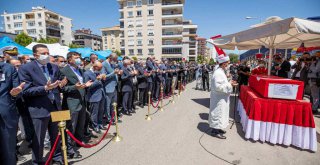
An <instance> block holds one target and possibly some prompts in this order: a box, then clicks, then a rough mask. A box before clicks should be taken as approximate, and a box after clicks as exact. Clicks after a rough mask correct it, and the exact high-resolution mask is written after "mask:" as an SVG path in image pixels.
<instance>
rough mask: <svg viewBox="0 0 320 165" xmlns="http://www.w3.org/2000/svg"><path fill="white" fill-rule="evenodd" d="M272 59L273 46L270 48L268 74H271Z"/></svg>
mask: <svg viewBox="0 0 320 165" xmlns="http://www.w3.org/2000/svg"><path fill="white" fill-rule="evenodd" d="M271 59H272V47H270V48H269V62H268V76H270V75H271V66H272V65H271V62H272V61H271Z"/></svg>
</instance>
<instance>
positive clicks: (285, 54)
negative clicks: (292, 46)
mask: <svg viewBox="0 0 320 165" xmlns="http://www.w3.org/2000/svg"><path fill="white" fill-rule="evenodd" d="M287 56H288V49H286V50H285V52H284V59H285V60H287Z"/></svg>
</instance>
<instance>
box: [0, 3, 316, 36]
mask: <svg viewBox="0 0 320 165" xmlns="http://www.w3.org/2000/svg"><path fill="white" fill-rule="evenodd" d="M32 6H46V8H48V9H50V10H53V11H55V12H57V13H60V14H61V15H64V16H67V17H70V18H72V19H73V25H74V29H78V28H82V27H83V28H90V29H92V30H93V32H94V33H96V34H100V31H99V29H100V28H102V27H109V26H113V25H117V24H119V20H118V18H119V12H118V3H117V1H116V0H0V12H1V14H2V12H3V11H4V10H6V11H7V12H8V13H12V12H23V11H30V10H31V7H32ZM184 12H185V18H186V19H191V20H192V21H193V23H194V24H198V27H199V29H198V34H199V35H200V36H203V37H206V38H208V37H210V36H214V35H217V34H222V35H226V34H230V33H234V32H238V31H240V30H244V29H247V28H248V27H249V26H250V25H253V24H256V23H259V19H252V20H246V19H245V17H246V16H252V17H260V18H262V20H264V19H266V18H267V17H270V16H280V17H282V18H288V17H292V16H295V17H300V18H306V17H311V16H320V0H186V5H185V10H184ZM1 23H3V18H1Z"/></svg>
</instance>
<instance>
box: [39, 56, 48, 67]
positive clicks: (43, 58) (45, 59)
mask: <svg viewBox="0 0 320 165" xmlns="http://www.w3.org/2000/svg"><path fill="white" fill-rule="evenodd" d="M38 61H39V62H40V64H42V65H46V64H48V63H49V62H50V58H49V56H48V55H44V54H41V55H40V56H39V58H38Z"/></svg>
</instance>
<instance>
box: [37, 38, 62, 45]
mask: <svg viewBox="0 0 320 165" xmlns="http://www.w3.org/2000/svg"><path fill="white" fill-rule="evenodd" d="M37 42H39V43H44V44H54V43H58V42H59V39H57V38H49V37H48V38H40V39H39V40H37Z"/></svg>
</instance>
